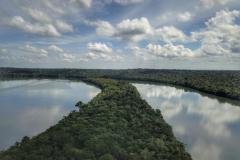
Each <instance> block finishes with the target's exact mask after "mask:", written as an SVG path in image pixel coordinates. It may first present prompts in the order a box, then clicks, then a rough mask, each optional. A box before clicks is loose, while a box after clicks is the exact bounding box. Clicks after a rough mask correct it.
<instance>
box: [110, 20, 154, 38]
mask: <svg viewBox="0 0 240 160" xmlns="http://www.w3.org/2000/svg"><path fill="white" fill-rule="evenodd" d="M116 30H117V31H116V33H115V36H117V37H119V38H121V39H126V40H132V41H139V40H142V39H143V38H144V36H146V35H147V34H151V33H152V26H151V25H150V23H149V21H148V19H147V18H145V17H142V18H139V19H138V18H135V19H132V20H130V19H126V20H123V21H122V22H120V23H119V24H117V27H116Z"/></svg>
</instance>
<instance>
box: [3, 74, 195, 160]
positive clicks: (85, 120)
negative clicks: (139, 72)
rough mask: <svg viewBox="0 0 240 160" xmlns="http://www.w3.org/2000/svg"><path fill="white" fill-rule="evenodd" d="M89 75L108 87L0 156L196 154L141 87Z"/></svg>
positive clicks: (110, 158)
mask: <svg viewBox="0 0 240 160" xmlns="http://www.w3.org/2000/svg"><path fill="white" fill-rule="evenodd" d="M85 81H87V82H89V83H91V84H94V85H96V86H98V87H99V88H101V89H102V92H101V93H100V94H98V95H97V96H96V97H95V98H93V99H92V100H91V101H90V102H89V103H87V104H82V105H81V106H80V109H79V111H76V112H72V113H70V114H69V115H68V116H67V117H65V118H64V119H63V120H61V121H60V122H59V123H58V124H57V125H55V126H53V127H51V128H49V129H48V130H46V131H45V132H43V133H42V134H40V135H38V136H36V137H33V138H31V139H30V138H28V137H25V138H23V140H22V142H20V143H16V144H15V145H14V146H12V147H11V148H9V149H8V150H7V151H4V152H2V153H1V154H0V159H1V160H7V159H11V160H20V159H24V160H35V159H36V160H39V159H63V160H64V159H101V160H114V159H116V160H125V159H131V160H141V159H142V160H155V159H156V160H157V159H168V160H173V159H179V160H190V159H191V157H190V155H189V154H188V153H186V152H185V149H184V145H183V144H182V143H180V142H179V141H177V140H176V138H175V137H174V135H173V133H172V129H171V127H170V126H169V125H168V124H167V123H166V122H165V121H164V120H163V118H162V115H161V112H160V111H159V110H154V109H152V108H151V106H149V105H148V104H147V103H146V101H144V100H143V99H141V97H140V95H139V93H138V91H137V90H136V88H135V87H133V86H132V85H130V84H129V83H127V82H122V81H115V80H109V79H90V80H85Z"/></svg>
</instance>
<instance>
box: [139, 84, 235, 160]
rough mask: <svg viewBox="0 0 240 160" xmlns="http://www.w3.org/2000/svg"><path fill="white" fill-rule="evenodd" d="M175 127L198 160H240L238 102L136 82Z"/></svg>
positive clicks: (143, 94) (141, 91) (149, 100)
mask: <svg viewBox="0 0 240 160" xmlns="http://www.w3.org/2000/svg"><path fill="white" fill-rule="evenodd" d="M134 86H136V87H137V89H138V90H139V92H140V94H141V96H142V97H143V98H144V99H146V101H147V102H148V103H149V104H150V105H151V106H152V107H153V108H155V109H160V110H161V112H162V115H163V117H164V119H165V120H166V121H167V122H168V123H169V124H170V125H171V126H172V128H173V131H174V134H175V136H176V137H177V138H178V139H179V140H180V141H181V142H183V143H184V144H186V148H187V150H188V152H189V153H190V154H191V156H192V157H193V159H194V160H239V159H240V106H239V103H238V102H236V101H230V100H228V101H226V100H224V99H222V98H217V97H214V96H209V95H205V94H199V93H196V92H192V91H185V90H184V89H179V88H175V87H171V86H165V85H153V84H140V83H134Z"/></svg>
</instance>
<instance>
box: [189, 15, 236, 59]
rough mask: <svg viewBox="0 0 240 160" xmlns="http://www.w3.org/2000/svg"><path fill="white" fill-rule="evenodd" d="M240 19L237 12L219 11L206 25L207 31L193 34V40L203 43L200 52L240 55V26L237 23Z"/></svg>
mask: <svg viewBox="0 0 240 160" xmlns="http://www.w3.org/2000/svg"><path fill="white" fill-rule="evenodd" d="M239 17H240V12H239V11H237V10H233V11H228V10H222V11H219V12H217V13H216V15H215V16H214V17H212V18H210V19H209V20H208V21H207V22H206V23H205V24H206V28H205V29H203V30H202V31H199V32H193V33H192V39H194V40H198V41H200V42H201V48H200V50H201V51H202V52H203V53H204V54H207V55H230V54H232V53H240V41H239V39H240V26H239V25H238V24H237V23H235V20H236V19H237V18H239Z"/></svg>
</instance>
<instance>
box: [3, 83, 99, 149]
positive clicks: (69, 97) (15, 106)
mask: <svg viewBox="0 0 240 160" xmlns="http://www.w3.org/2000/svg"><path fill="white" fill-rule="evenodd" d="M99 92H100V90H99V89H97V88H95V87H93V86H89V85H86V84H85V83H82V82H70V81H63V80H14V81H0V102H1V103H0V150H2V149H5V148H6V147H9V146H10V145H12V144H14V143H15V142H16V141H17V140H18V141H19V140H21V138H22V137H23V136H26V135H27V136H34V135H37V134H38V133H40V132H43V131H44V130H46V129H47V128H49V127H50V126H52V125H54V124H56V123H57V122H58V121H59V120H60V119H62V117H63V116H65V115H67V114H68V113H69V112H70V111H72V110H75V107H74V105H75V103H76V102H77V101H79V100H81V101H83V102H88V101H89V100H90V99H92V98H93V97H94V96H95V95H97V94H98V93H99Z"/></svg>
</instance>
